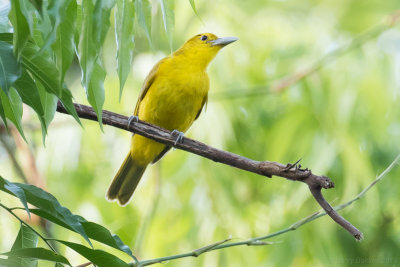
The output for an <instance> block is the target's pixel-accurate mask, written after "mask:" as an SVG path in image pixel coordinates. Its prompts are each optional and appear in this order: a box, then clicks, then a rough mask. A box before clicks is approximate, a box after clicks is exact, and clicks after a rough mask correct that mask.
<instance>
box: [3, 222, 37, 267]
mask: <svg viewBox="0 0 400 267" xmlns="http://www.w3.org/2000/svg"><path fill="white" fill-rule="evenodd" d="M37 244H38V236H37V235H36V234H35V233H34V232H33V231H32V230H31V229H30V228H29V227H27V226H25V225H24V224H21V228H20V229H19V232H18V235H17V238H16V239H15V242H14V244H13V246H12V248H11V251H15V250H19V249H22V248H35V247H36V246H37ZM8 259H9V260H12V261H13V263H12V264H11V265H10V267H11V266H15V267H36V265H37V261H36V260H32V259H21V258H19V257H13V256H12V255H10V256H9V257H8Z"/></svg>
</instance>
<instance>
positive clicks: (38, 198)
mask: <svg viewBox="0 0 400 267" xmlns="http://www.w3.org/2000/svg"><path fill="white" fill-rule="evenodd" d="M9 184H13V185H15V186H17V187H19V188H21V189H22V190H23V192H24V193H25V196H26V201H27V202H28V203H30V204H32V205H34V206H36V207H37V208H39V209H42V210H46V211H47V212H48V213H49V214H51V215H52V216H54V217H56V218H57V219H59V220H61V221H63V222H64V223H66V224H67V225H68V226H69V227H71V228H72V229H73V230H74V231H75V232H77V233H79V234H80V235H81V236H82V237H83V238H84V239H85V240H86V241H87V242H88V243H89V244H90V245H92V243H91V242H90V240H89V238H88V236H87V234H86V233H85V230H84V229H83V226H82V224H81V222H80V217H79V216H76V215H73V214H72V213H71V211H70V210H69V209H67V208H66V207H63V206H61V204H60V203H59V202H58V200H57V199H56V198H55V197H54V196H53V195H51V194H50V193H48V192H46V191H44V190H43V189H41V188H38V187H36V186H34V185H30V184H21V183H11V182H9V181H7V180H6V179H4V178H2V177H0V190H2V191H4V192H6V193H9V194H10V191H9V190H7V189H6V188H5V185H9Z"/></svg>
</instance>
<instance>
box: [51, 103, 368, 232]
mask: <svg viewBox="0 0 400 267" xmlns="http://www.w3.org/2000/svg"><path fill="white" fill-rule="evenodd" d="M74 106H75V109H76V112H77V114H78V116H79V117H80V118H83V119H89V120H92V121H97V115H96V112H95V111H94V110H93V109H92V108H91V107H89V106H86V105H81V104H74ZM57 111H58V112H60V113H65V114H68V112H67V110H66V109H65V108H64V106H63V105H62V103H61V102H60V101H59V102H58V104H57ZM102 115H103V116H102V121H103V124H106V125H110V126H113V127H116V128H120V129H123V130H126V131H130V132H133V133H135V134H139V135H142V136H144V137H147V138H150V139H152V140H155V141H157V142H159V143H162V144H165V145H168V146H171V147H175V148H178V149H181V150H185V151H187V152H190V153H193V154H197V155H199V156H202V157H205V158H208V159H210V160H213V161H215V162H220V163H223V164H226V165H229V166H232V167H235V168H238V169H242V170H245V171H249V172H253V173H257V174H260V175H263V176H266V177H272V176H273V175H275V176H279V177H283V178H286V179H289V180H292V181H299V182H303V183H305V184H307V185H308V188H309V190H310V192H311V194H312V195H313V197H314V198H315V200H316V201H317V202H318V204H319V205H320V206H321V207H322V208H323V209H324V210H325V212H326V213H327V214H328V215H329V216H330V217H331V218H332V219H333V220H334V221H335V222H336V223H338V224H339V225H340V226H341V227H343V228H344V229H345V230H346V231H348V232H349V233H350V234H351V235H352V236H354V237H355V238H356V240H361V239H362V238H363V235H362V233H361V232H360V231H359V230H358V229H357V228H356V227H354V226H353V225H352V224H351V223H349V222H348V221H347V220H346V219H344V218H343V217H342V216H340V215H339V214H338V213H337V212H336V211H335V210H334V209H333V208H332V206H331V205H330V204H329V203H328V202H327V201H326V200H325V198H324V196H323V195H322V192H321V190H322V188H324V189H330V188H333V187H334V183H333V182H332V180H331V179H329V177H327V176H318V175H315V174H313V173H312V172H311V170H309V169H307V168H306V169H301V166H300V165H299V167H298V166H297V163H298V162H299V161H297V162H296V163H294V164H290V163H289V164H287V165H283V164H281V163H278V162H272V161H256V160H252V159H249V158H246V157H243V156H240V155H237V154H234V153H231V152H228V151H223V150H220V149H217V148H214V147H211V146H208V145H206V144H204V143H201V142H199V141H196V140H193V139H190V138H187V137H185V138H183V139H182V142H176V136H175V135H173V134H172V132H171V131H168V130H166V129H163V128H161V127H158V126H156V125H152V124H149V123H147V122H144V121H140V120H138V121H137V122H136V121H135V122H132V123H128V122H129V118H128V117H126V116H123V115H120V114H117V113H114V112H110V111H107V110H103V114H102Z"/></svg>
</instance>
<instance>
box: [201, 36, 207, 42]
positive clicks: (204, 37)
mask: <svg viewBox="0 0 400 267" xmlns="http://www.w3.org/2000/svg"><path fill="white" fill-rule="evenodd" d="M207 38H208V37H207V36H206V35H203V36H201V38H200V39H201V40H202V41H205V40H207Z"/></svg>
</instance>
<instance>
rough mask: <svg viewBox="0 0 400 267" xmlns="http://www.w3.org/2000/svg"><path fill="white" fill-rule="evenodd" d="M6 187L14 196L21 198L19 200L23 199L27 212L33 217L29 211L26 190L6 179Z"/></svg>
mask: <svg viewBox="0 0 400 267" xmlns="http://www.w3.org/2000/svg"><path fill="white" fill-rule="evenodd" d="M4 188H5V189H7V190H8V192H9V193H10V194H12V195H14V196H16V197H17V198H19V200H20V201H21V203H22V205H23V206H24V208H25V210H26V212H27V213H28V216H29V218H30V217H31V214H30V212H29V208H28V202H27V200H26V196H25V192H24V190H22V189H21V188H20V187H18V186H16V185H15V184H13V183H11V182H9V181H7V180H6V181H5V184H4Z"/></svg>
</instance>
